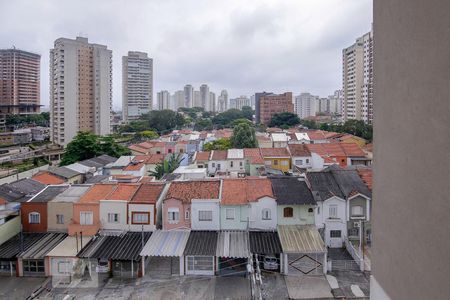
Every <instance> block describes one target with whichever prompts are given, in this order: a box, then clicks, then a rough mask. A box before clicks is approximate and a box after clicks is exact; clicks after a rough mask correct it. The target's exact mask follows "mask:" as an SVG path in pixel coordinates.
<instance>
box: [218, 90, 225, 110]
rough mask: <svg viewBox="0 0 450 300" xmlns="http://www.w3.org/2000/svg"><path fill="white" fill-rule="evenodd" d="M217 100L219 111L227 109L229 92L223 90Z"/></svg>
mask: <svg viewBox="0 0 450 300" xmlns="http://www.w3.org/2000/svg"><path fill="white" fill-rule="evenodd" d="M217 100H218V101H217V111H218V112H224V111H226V110H227V109H228V92H227V91H226V90H222V91H221V92H220V96H219V97H218V99H217Z"/></svg>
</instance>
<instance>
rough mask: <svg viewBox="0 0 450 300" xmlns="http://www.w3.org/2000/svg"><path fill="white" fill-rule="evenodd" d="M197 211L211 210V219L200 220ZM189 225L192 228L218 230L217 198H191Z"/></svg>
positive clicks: (218, 211) (218, 206)
mask: <svg viewBox="0 0 450 300" xmlns="http://www.w3.org/2000/svg"><path fill="white" fill-rule="evenodd" d="M199 211H211V212H212V220H211V221H200V220H199ZM191 224H192V225H191V227H192V229H193V230H219V229H220V205H219V200H192V204H191Z"/></svg>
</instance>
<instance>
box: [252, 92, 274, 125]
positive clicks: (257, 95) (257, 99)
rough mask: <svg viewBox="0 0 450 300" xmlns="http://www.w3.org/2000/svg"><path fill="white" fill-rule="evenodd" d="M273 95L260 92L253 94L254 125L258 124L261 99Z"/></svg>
mask: <svg viewBox="0 0 450 300" xmlns="http://www.w3.org/2000/svg"><path fill="white" fill-rule="evenodd" d="M268 95H273V93H271V92H262V93H255V117H256V123H260V122H261V119H260V115H261V114H260V111H261V97H263V96H268Z"/></svg>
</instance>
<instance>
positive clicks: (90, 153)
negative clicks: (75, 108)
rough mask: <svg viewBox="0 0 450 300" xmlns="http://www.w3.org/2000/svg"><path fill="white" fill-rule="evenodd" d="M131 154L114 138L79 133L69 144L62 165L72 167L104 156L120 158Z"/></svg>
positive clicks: (90, 133)
mask: <svg viewBox="0 0 450 300" xmlns="http://www.w3.org/2000/svg"><path fill="white" fill-rule="evenodd" d="M129 153H130V151H129V150H128V149H127V148H125V147H123V146H121V145H119V144H117V143H116V142H115V141H114V139H113V138H112V137H99V136H97V135H95V134H93V133H92V132H79V133H78V134H77V135H76V136H75V137H74V139H73V140H72V141H71V142H70V143H69V144H67V147H66V151H65V152H64V154H63V157H62V160H61V163H60V165H61V166H65V165H70V164H72V163H75V162H77V161H80V160H85V159H89V158H92V157H95V156H99V155H102V154H108V155H111V156H114V157H119V156H121V155H126V154H129Z"/></svg>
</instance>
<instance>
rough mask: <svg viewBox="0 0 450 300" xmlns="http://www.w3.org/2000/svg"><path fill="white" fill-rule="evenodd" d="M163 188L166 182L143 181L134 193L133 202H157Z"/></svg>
mask: <svg viewBox="0 0 450 300" xmlns="http://www.w3.org/2000/svg"><path fill="white" fill-rule="evenodd" d="M163 189H164V183H143V184H142V185H141V187H140V188H139V190H138V191H137V192H136V193H135V194H134V196H133V198H132V199H131V203H148V204H156V202H157V201H158V198H159V196H160V195H161V192H162V190H163Z"/></svg>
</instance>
